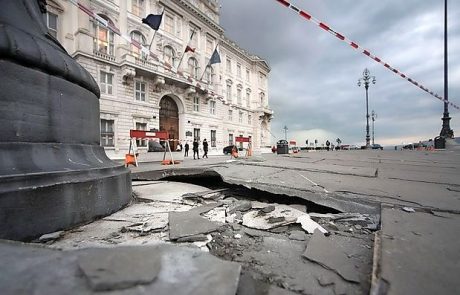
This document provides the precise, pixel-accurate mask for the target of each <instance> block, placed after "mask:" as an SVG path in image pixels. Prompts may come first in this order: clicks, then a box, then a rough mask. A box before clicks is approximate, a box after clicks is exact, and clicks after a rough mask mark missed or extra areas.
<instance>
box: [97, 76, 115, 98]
mask: <svg viewBox="0 0 460 295" xmlns="http://www.w3.org/2000/svg"><path fill="white" fill-rule="evenodd" d="M99 82H100V83H99V87H100V88H101V93H103V94H110V95H112V94H113V74H111V73H107V72H104V71H101V72H100V80H99Z"/></svg>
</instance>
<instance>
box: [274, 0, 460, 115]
mask: <svg viewBox="0 0 460 295" xmlns="http://www.w3.org/2000/svg"><path fill="white" fill-rule="evenodd" d="M275 1H277V2H279V3H280V4H282V5H283V6H285V7H287V8H291V9H292V10H293V11H294V12H296V13H297V14H299V15H300V16H301V17H303V18H304V19H305V20H308V21H311V22H313V23H315V24H316V25H318V26H319V27H320V28H321V29H323V30H325V31H326V32H328V33H330V34H332V35H333V36H335V37H337V38H338V39H340V40H341V41H343V42H345V43H347V44H348V45H350V46H351V47H352V48H354V49H356V50H360V51H361V53H362V54H364V55H366V56H368V57H369V58H371V59H372V60H374V61H376V62H378V63H380V64H382V65H383V66H384V67H385V68H387V69H388V70H390V71H392V72H393V73H395V74H396V75H398V76H400V77H401V78H403V79H405V80H407V81H409V82H410V83H412V84H414V85H415V86H417V87H418V88H420V89H422V90H423V91H425V92H427V93H429V94H431V95H432V96H434V97H436V98H437V99H439V100H441V101H443V102H445V103H448V104H449V105H451V106H452V107H454V108H456V109H457V110H460V108H459V107H458V106H457V105H456V104H454V103H453V102H451V101H448V100H446V99H444V98H443V97H442V96H440V95H438V94H436V93H434V92H433V91H431V90H430V89H428V88H426V87H425V86H423V85H422V84H420V83H418V82H417V81H415V80H414V79H411V78H409V77H408V76H407V75H405V74H403V73H402V72H401V71H399V70H397V69H395V68H394V67H392V66H390V65H389V64H388V63H386V62H384V61H382V60H381V59H380V58H378V57H377V56H375V55H373V54H372V53H371V52H370V51H368V50H366V49H364V48H363V47H361V46H359V45H358V44H357V43H355V42H353V41H351V40H350V39H348V38H347V37H345V36H344V35H342V34H340V33H338V32H336V31H335V30H333V29H332V28H331V27H329V26H328V25H327V24H325V23H324V22H321V21H320V20H318V19H316V18H315V17H313V16H312V15H311V14H310V13H308V12H306V11H304V10H301V9H300V8H298V7H296V6H294V5H292V4H291V3H289V2H288V1H286V0H275Z"/></svg>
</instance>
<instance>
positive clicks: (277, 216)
mask: <svg viewBox="0 0 460 295" xmlns="http://www.w3.org/2000/svg"><path fill="white" fill-rule="evenodd" d="M264 207H265V206H264ZM303 214H305V213H303V212H301V211H299V210H296V209H294V208H291V207H289V206H287V205H275V210H273V211H271V212H268V213H266V214H265V215H259V211H250V212H248V213H246V214H244V215H243V225H244V226H247V227H250V228H255V229H263V230H268V229H272V228H275V227H279V226H281V225H287V224H291V223H295V222H296V221H297V218H298V217H299V216H301V215H303Z"/></svg>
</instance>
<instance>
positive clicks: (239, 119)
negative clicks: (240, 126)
mask: <svg viewBox="0 0 460 295" xmlns="http://www.w3.org/2000/svg"><path fill="white" fill-rule="evenodd" d="M238 122H240V123H243V112H240V113H239V117H238Z"/></svg>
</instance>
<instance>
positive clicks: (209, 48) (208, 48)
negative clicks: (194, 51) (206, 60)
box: [206, 36, 214, 56]
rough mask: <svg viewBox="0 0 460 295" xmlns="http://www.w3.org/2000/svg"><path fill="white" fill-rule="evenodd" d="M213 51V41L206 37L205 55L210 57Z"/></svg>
mask: <svg viewBox="0 0 460 295" xmlns="http://www.w3.org/2000/svg"><path fill="white" fill-rule="evenodd" d="M213 51H214V39H213V38H212V37H209V36H206V55H208V56H211V55H212V52H213Z"/></svg>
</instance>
